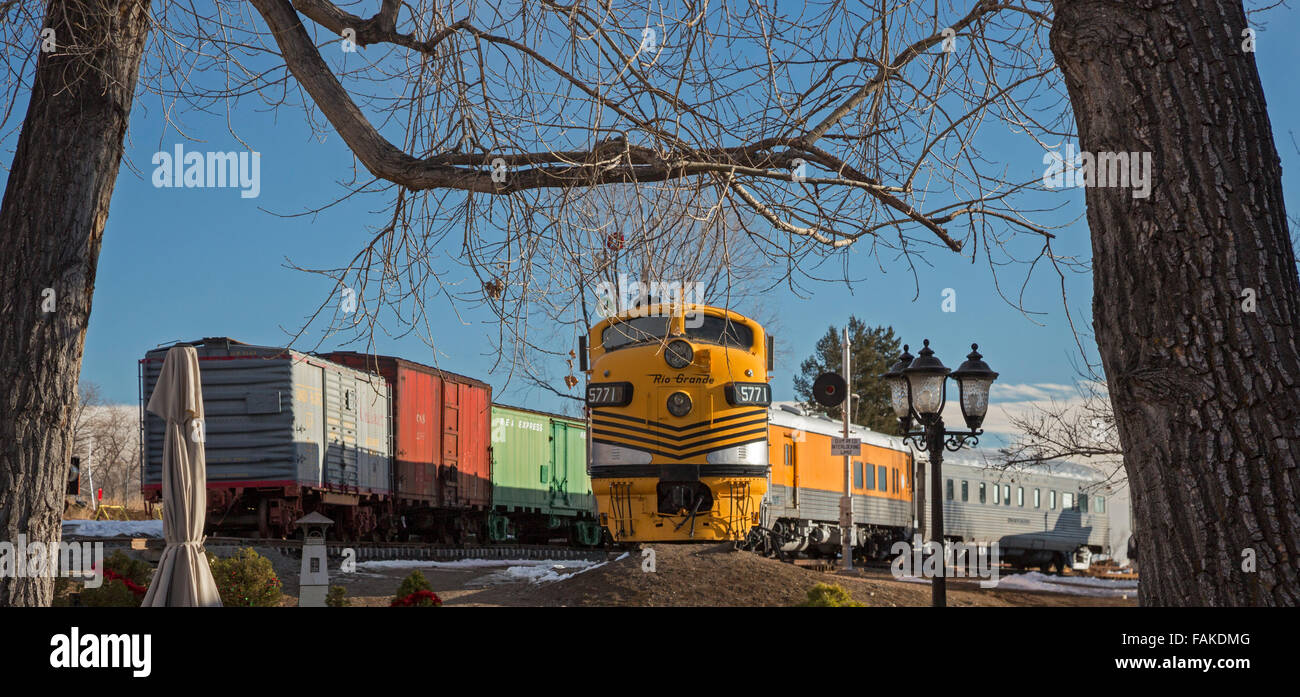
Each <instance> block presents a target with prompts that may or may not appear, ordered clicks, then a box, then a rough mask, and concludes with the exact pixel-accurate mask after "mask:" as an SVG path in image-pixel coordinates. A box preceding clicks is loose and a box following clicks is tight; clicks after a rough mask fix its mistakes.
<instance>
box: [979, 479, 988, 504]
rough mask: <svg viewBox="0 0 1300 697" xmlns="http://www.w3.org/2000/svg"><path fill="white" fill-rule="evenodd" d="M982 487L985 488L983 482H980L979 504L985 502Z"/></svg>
mask: <svg viewBox="0 0 1300 697" xmlns="http://www.w3.org/2000/svg"><path fill="white" fill-rule="evenodd" d="M984 486H985V485H984V482H980V503H985V501H986V500H987V499H985V498H984V496H985V493H984Z"/></svg>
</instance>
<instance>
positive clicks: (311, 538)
mask: <svg viewBox="0 0 1300 697" xmlns="http://www.w3.org/2000/svg"><path fill="white" fill-rule="evenodd" d="M333 524H334V521H332V520H330V519H329V518H326V517H325V516H323V515H321V514H319V513H314V512H313V513H308V514H307V515H305V516H303V517H302V518H299V519H298V520H297V521H295V522H294V525H297V526H298V527H300V528H302V531H303V538H302V570H301V571H300V572H299V574H298V607H325V596H326V594H327V593H329V589H330V576H329V558H328V555H327V552H326V549H325V530H326V528H328V527H329V526H331V525H333Z"/></svg>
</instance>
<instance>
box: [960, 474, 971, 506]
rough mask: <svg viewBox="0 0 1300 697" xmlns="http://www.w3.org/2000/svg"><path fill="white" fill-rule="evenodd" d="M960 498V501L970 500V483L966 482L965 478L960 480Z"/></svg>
mask: <svg viewBox="0 0 1300 697" xmlns="http://www.w3.org/2000/svg"><path fill="white" fill-rule="evenodd" d="M961 500H962V501H969V500H970V483H969V482H967V481H966V480H965V479H963V480H961Z"/></svg>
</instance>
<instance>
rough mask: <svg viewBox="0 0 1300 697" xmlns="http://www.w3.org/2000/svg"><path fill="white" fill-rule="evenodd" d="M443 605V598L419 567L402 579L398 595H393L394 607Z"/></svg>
mask: <svg viewBox="0 0 1300 697" xmlns="http://www.w3.org/2000/svg"><path fill="white" fill-rule="evenodd" d="M439 605H442V598H439V597H438V594H437V593H434V592H433V586H430V585H429V582H428V581H427V580H425V578H424V574H422V573H420V571H419V569H416V570H415V571H412V572H411V575H410V576H407V577H406V578H405V579H403V580H402V585H400V586H398V587H397V595H395V596H393V602H392V606H393V607H438V606H439Z"/></svg>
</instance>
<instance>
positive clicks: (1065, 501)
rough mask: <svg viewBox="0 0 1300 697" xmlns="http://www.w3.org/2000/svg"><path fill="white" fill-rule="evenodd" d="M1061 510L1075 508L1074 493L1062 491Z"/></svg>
mask: <svg viewBox="0 0 1300 697" xmlns="http://www.w3.org/2000/svg"><path fill="white" fill-rule="evenodd" d="M1061 510H1063V511H1071V510H1074V494H1071V493H1070V492H1068V491H1062V492H1061Z"/></svg>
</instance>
